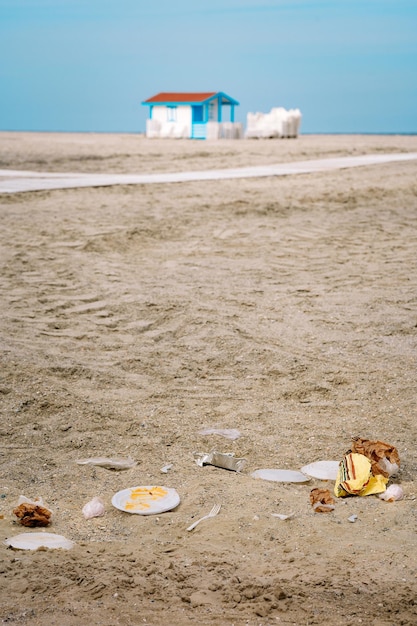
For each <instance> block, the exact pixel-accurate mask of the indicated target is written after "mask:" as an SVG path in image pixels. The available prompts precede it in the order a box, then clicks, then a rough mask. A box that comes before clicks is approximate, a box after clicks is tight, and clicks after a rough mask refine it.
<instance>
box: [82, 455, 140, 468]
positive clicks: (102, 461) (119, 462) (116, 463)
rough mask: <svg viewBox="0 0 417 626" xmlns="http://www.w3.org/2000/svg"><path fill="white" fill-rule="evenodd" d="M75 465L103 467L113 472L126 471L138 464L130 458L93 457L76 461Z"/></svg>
mask: <svg viewBox="0 0 417 626" xmlns="http://www.w3.org/2000/svg"><path fill="white" fill-rule="evenodd" d="M76 463H78V465H96V466H98V467H104V468H105V469H108V470H113V471H121V470H128V469H131V468H132V467H135V466H136V465H137V464H138V462H137V461H135V460H134V459H132V458H131V457H128V458H126V459H123V458H109V457H105V456H95V457H90V458H88V459H79V460H78V461H76Z"/></svg>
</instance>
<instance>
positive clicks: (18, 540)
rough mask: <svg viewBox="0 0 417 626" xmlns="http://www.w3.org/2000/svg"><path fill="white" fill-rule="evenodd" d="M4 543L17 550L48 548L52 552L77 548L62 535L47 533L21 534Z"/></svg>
mask: <svg viewBox="0 0 417 626" xmlns="http://www.w3.org/2000/svg"><path fill="white" fill-rule="evenodd" d="M3 543H4V544H5V545H6V546H9V547H10V548H14V549H15V550H42V549H46V548H49V549H50V550H52V549H57V548H62V549H63V550H70V549H71V548H72V547H74V546H75V543H74V542H73V541H71V540H70V539H66V538H65V537H63V536H62V535H55V534H54V533H46V532H40V533H21V534H20V535H15V536H14V537H10V538H9V539H6V540H5V541H4V542H3Z"/></svg>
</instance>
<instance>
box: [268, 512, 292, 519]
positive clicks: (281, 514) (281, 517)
mask: <svg viewBox="0 0 417 626" xmlns="http://www.w3.org/2000/svg"><path fill="white" fill-rule="evenodd" d="M271 515H272V517H277V518H278V519H280V520H282V521H285V520H287V519H294V517H295V513H288V515H285V514H283V513H271Z"/></svg>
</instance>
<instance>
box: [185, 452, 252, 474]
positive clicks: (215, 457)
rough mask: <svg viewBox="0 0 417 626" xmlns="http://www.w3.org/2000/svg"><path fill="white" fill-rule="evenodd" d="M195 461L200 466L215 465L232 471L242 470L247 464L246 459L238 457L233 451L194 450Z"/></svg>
mask: <svg viewBox="0 0 417 626" xmlns="http://www.w3.org/2000/svg"><path fill="white" fill-rule="evenodd" d="M194 458H195V462H196V463H197V465H198V466H199V467H203V465H214V466H215V467H220V468H222V469H227V470H230V471H232V472H238V473H239V472H241V471H242V470H243V468H244V467H245V465H246V462H247V461H246V459H243V458H237V457H235V456H234V453H233V452H227V453H224V452H217V450H212V451H211V452H194Z"/></svg>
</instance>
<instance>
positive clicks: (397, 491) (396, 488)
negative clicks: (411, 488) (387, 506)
mask: <svg viewBox="0 0 417 626" xmlns="http://www.w3.org/2000/svg"><path fill="white" fill-rule="evenodd" d="M378 497H379V498H381V500H385V501H386V502H395V500H402V499H403V498H404V491H403V489H402V487H400V485H390V486H389V487H388V489H387V490H386V491H384V493H380V494H379V496H378Z"/></svg>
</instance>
